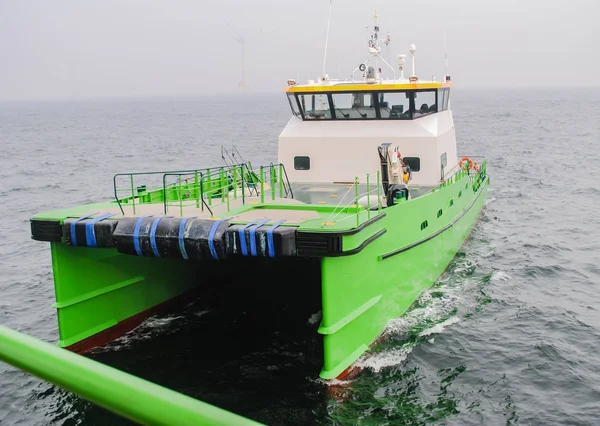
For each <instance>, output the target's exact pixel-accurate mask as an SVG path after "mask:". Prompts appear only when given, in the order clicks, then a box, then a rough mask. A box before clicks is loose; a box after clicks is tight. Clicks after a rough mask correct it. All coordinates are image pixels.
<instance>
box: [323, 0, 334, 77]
mask: <svg viewBox="0 0 600 426" xmlns="http://www.w3.org/2000/svg"><path fill="white" fill-rule="evenodd" d="M331 2H332V0H329V17H328V18H327V33H326V35H325V53H324V54H323V74H322V76H323V77H324V76H325V64H326V63H327V43H328V42H329V23H330V22H331Z"/></svg>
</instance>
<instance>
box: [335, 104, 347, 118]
mask: <svg viewBox="0 0 600 426" xmlns="http://www.w3.org/2000/svg"><path fill="white" fill-rule="evenodd" d="M335 110H336V111H339V112H340V114H342V115H343V116H344V118H348V117H350V114H344V112H343V111H342V110H341V109H339V108H337V107H336V108H335Z"/></svg>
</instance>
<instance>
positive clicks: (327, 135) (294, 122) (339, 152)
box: [278, 111, 456, 185]
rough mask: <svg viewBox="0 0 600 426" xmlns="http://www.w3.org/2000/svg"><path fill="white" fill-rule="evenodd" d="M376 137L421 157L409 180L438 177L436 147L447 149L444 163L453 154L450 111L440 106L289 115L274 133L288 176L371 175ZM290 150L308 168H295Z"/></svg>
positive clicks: (343, 178)
mask: <svg viewBox="0 0 600 426" xmlns="http://www.w3.org/2000/svg"><path fill="white" fill-rule="evenodd" d="M440 134H441V135H442V137H441V138H440V137H439V136H438V135H440ZM382 143H392V144H393V146H398V148H399V150H400V152H401V153H402V156H403V157H419V158H420V159H421V170H420V171H419V172H414V173H413V174H412V176H413V178H412V180H411V182H410V183H411V184H413V185H435V184H437V183H438V182H439V180H440V169H441V165H440V155H441V153H442V152H444V151H440V150H441V149H446V150H447V151H446V152H447V154H448V164H450V162H451V161H453V160H452V159H453V158H455V157H456V149H455V148H454V150H452V146H453V145H455V141H454V131H453V124H452V116H451V115H450V113H449V111H443V112H440V113H437V114H432V115H430V116H427V117H423V118H420V119H418V120H372V121H367V120H364V121H363V120H360V121H350V120H348V121H343V120H340V121H325V120H324V121H319V122H316V121H301V120H299V119H297V118H295V117H292V118H291V119H290V121H289V122H288V125H287V126H286V127H285V129H284V130H283V131H282V133H281V135H280V137H279V150H278V161H279V162H282V163H283V164H284V165H285V167H286V171H287V174H288V177H289V179H290V181H291V182H351V181H354V177H355V176H358V177H359V179H360V180H361V182H362V181H364V179H365V178H366V175H367V173H370V174H371V176H372V181H373V180H374V179H376V178H375V174H376V172H377V171H379V170H380V161H379V155H378V151H377V147H378V146H379V145H381V144H382ZM295 156H308V157H310V159H311V168H310V170H295V169H294V157H295Z"/></svg>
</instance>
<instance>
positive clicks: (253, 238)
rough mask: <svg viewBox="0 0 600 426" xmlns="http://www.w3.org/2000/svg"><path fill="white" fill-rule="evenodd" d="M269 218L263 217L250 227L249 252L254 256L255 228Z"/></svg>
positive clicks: (266, 221)
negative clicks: (263, 218)
mask: <svg viewBox="0 0 600 426" xmlns="http://www.w3.org/2000/svg"><path fill="white" fill-rule="evenodd" d="M270 220H271V219H265V220H262V221H260V222H258V223H257V224H256V225H254V226H253V227H251V228H250V254H251V255H252V256H256V230H257V229H258V228H260V227H261V226H263V225H264V224H265V223H268V222H269V221H270Z"/></svg>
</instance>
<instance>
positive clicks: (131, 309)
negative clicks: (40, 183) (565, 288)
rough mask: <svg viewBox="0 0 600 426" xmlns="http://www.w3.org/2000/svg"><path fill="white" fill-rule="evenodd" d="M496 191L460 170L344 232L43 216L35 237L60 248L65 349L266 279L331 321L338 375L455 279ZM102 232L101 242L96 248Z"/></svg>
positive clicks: (35, 222) (330, 368)
mask: <svg viewBox="0 0 600 426" xmlns="http://www.w3.org/2000/svg"><path fill="white" fill-rule="evenodd" d="M488 183H489V181H488V180H487V177H486V176H485V174H482V173H477V174H473V175H470V174H469V173H467V172H466V171H465V172H459V173H457V174H456V175H455V176H454V177H453V178H452V179H450V180H449V181H447V182H445V183H444V184H442V185H440V186H438V187H436V188H435V189H433V190H432V191H429V192H428V193H426V194H424V195H421V196H419V197H416V198H413V199H409V200H401V201H400V202H399V203H398V204H397V205H393V206H390V207H387V208H381V209H379V210H375V211H373V215H372V217H371V219H369V220H365V221H362V222H361V223H360V224H359V225H358V226H356V227H354V228H350V229H346V230H339V231H322V232H317V231H315V230H313V231H310V232H307V231H302V230H301V229H299V228H294V227H283V226H281V227H278V228H277V229H273V228H274V226H264V227H263V226H261V225H260V223H258V222H256V221H255V222H256V223H257V225H256V226H253V227H249V226H248V225H240V224H231V223H229V222H227V220H225V219H218V220H215V218H212V220H203V221H202V220H198V219H194V220H196V222H194V220H190V221H188V222H189V223H184V224H183V225H182V222H185V220H184V219H185V218H173V217H165V218H162V217H161V218H159V219H155V218H154V217H148V218H144V217H141V218H140V217H133V218H121V219H119V220H118V221H112V222H111V221H100V220H96V221H94V220H93V219H92V220H89V219H84V220H81V219H77V220H73V219H69V218H67V217H65V218H63V219H61V220H56V217H58V215H55V217H53V218H52V219H53V220H46V219H44V218H40V217H38V218H33V219H32V232H33V237H34V238H35V239H38V240H45V241H51V252H52V262H53V271H54V283H55V293H56V304H55V305H54V307H55V308H56V309H57V312H58V325H59V333H60V341H59V346H61V347H65V348H68V349H71V350H73V351H76V352H85V351H87V350H88V349H90V348H93V347H95V346H100V345H103V344H106V343H107V342H109V341H111V340H114V339H115V338H117V337H119V336H120V335H122V334H124V333H125V332H127V331H129V330H131V329H132V328H134V327H136V326H137V325H139V324H140V323H141V322H142V321H143V320H144V319H145V318H147V317H148V316H150V315H152V314H153V313H155V312H157V311H160V310H161V309H170V310H172V309H174V308H176V306H177V304H178V303H186V302H189V301H191V300H193V298H194V297H196V298H197V297H201V298H202V297H208V294H209V293H207V290H206V289H207V288H210V287H211V286H213V287H214V283H215V282H223V281H224V279H225V277H229V278H227V279H238V280H240V279H243V276H246V277H248V276H256V274H258V276H260V277H263V278H270V280H271V281H273V282H275V285H273V286H271V287H269V289H268V290H265V289H261V288H259V287H260V286H262V285H263V283H264V280H261V279H256V280H248V279H246V280H245V281H244V283H246V284H245V285H246V286H256V290H257V291H259V290H260V291H263V292H264V294H263V296H262V297H265V298H269V297H270V296H272V297H280V298H281V297H286V296H285V295H283V296H282V294H275V293H276V292H279V293H281V292H282V291H283V290H281V289H282V288H285V287H288V288H289V287H290V286H295V287H296V290H298V291H302V290H303V288H306V289H309V290H307V291H309V292H311V293H310V294H311V300H310V302H309V304H311V305H313V306H314V309H316V310H321V311H322V317H321V323H320V326H319V328H318V333H319V334H320V335H322V336H323V353H324V359H323V369H322V371H321V374H320V375H321V377H322V378H324V379H332V378H335V377H338V376H340V374H342V373H343V372H344V371H345V370H346V369H347V368H348V367H349V366H351V365H352V363H353V362H354V361H356V360H357V359H358V357H360V356H361V355H362V354H363V353H364V352H365V351H366V350H367V349H368V348H369V346H370V345H371V344H372V343H373V341H374V340H375V339H376V338H377V337H378V335H380V333H381V332H382V331H383V329H384V328H385V326H386V324H387V322H388V321H389V320H390V319H393V318H396V317H398V316H400V315H401V314H402V313H403V312H405V311H406V310H407V309H408V308H409V307H410V306H411V304H412V303H413V302H414V301H415V300H416V299H417V297H418V295H419V293H421V292H422V291H423V290H424V289H426V288H428V287H430V286H431V285H432V284H433V283H434V282H435V280H436V279H437V278H438V277H439V276H440V275H441V274H442V273H443V271H444V270H445V269H446V267H447V265H448V264H449V262H450V261H451V260H452V258H453V257H454V256H455V254H456V252H457V251H458V250H459V249H460V247H461V245H462V244H463V243H464V241H465V239H466V238H467V236H468V235H469V233H470V231H471V228H472V226H473V224H474V223H475V221H476V220H477V217H478V216H479V214H480V211H481V209H482V206H483V204H484V201H485V199H486V193H487V187H488ZM255 207H260V206H255ZM297 208H299V209H306V208H307V207H306V206H304V207H297ZM286 209H288V210H293V209H294V206H287V207H286ZM286 211H287V210H286ZM42 216H43V215H42ZM65 216H68V215H65ZM47 217H48V216H47V215H46V218H47ZM75 222H77V223H75ZM86 222H87V224H86ZM92 228H93V230H94V232H92V234H94V239H93V244H86V242H87V243H90V241H89V236H90V232H89V231H90V229H92ZM86 232H87V238H86ZM59 234H60V235H59ZM73 240H78V241H79V243H76V242H74V241H73ZM181 253H185V254H186V256H182V255H181ZM157 254H158V256H156V255H157ZM186 257H187V258H186ZM253 264H255V266H256V269H255V270H253V271H251V270H249V269H248V268H249V267H250V268H251V267H252V265H253ZM309 269H310V270H311V271H312V272H309ZM315 269H316V270H315ZM235 270H237V273H238V275H237V276H234V275H232V272H233V271H235ZM240 275H241V276H242V278H240ZM309 281H310V282H309ZM277 283H279V285H278V284H277ZM247 290H248V289H245V290H244V291H247ZM269 292H270V294H269ZM195 293H196V294H195ZM198 295H199V296H198ZM232 297H233V296H232ZM208 298H209V297H208ZM221 303H222V302H221ZM225 303H226V302H225ZM209 309H219V307H218V306H214V307H210V306H209ZM290 312H295V311H290ZM197 337H198V338H199V339H201V336H197Z"/></svg>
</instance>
